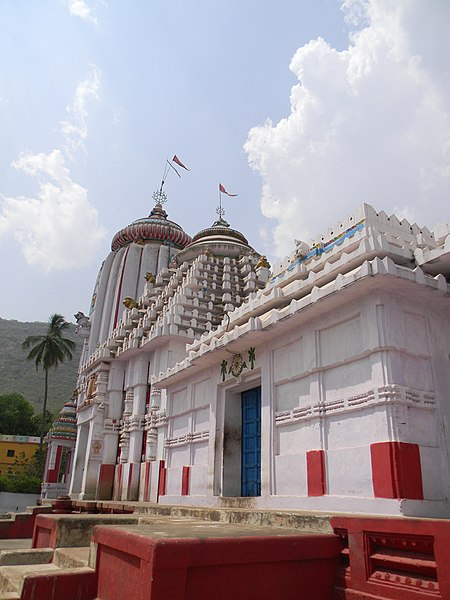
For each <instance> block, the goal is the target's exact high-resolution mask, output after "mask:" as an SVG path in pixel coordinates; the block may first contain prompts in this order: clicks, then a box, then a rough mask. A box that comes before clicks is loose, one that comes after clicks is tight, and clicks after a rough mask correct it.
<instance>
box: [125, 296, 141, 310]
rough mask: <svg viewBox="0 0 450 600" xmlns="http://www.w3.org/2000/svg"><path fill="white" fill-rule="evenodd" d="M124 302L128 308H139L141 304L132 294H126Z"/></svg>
mask: <svg viewBox="0 0 450 600" xmlns="http://www.w3.org/2000/svg"><path fill="white" fill-rule="evenodd" d="M123 304H124V305H125V306H126V307H127V308H137V307H138V306H139V305H138V303H137V301H136V300H135V299H134V298H132V297H131V296H126V298H125V299H124V301H123Z"/></svg>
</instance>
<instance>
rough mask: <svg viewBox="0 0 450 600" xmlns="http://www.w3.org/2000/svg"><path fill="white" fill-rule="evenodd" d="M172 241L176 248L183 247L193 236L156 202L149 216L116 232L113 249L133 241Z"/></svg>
mask: <svg viewBox="0 0 450 600" xmlns="http://www.w3.org/2000/svg"><path fill="white" fill-rule="evenodd" d="M148 241H160V242H161V243H163V242H167V241H170V242H172V244H173V245H174V246H175V248H178V249H180V250H181V249H182V248H184V247H185V246H187V245H188V244H189V243H190V242H191V237H190V236H189V235H188V234H187V233H186V232H185V231H184V230H183V229H182V227H180V225H178V223H175V222H174V221H170V220H169V219H168V218H167V213H166V211H165V210H164V209H163V207H162V205H161V204H159V203H158V204H156V205H155V207H154V209H153V210H152V211H151V213H150V214H149V216H148V217H144V218H143V219H137V220H136V221H133V223H131V225H128V226H127V227H124V228H123V229H121V230H120V231H118V232H117V233H116V235H115V236H114V238H113V240H112V243H111V250H113V251H115V250H118V249H119V248H123V247H124V246H127V245H128V244H131V243H132V242H137V243H139V242H141V243H145V242H148Z"/></svg>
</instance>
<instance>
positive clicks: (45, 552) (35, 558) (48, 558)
mask: <svg viewBox="0 0 450 600" xmlns="http://www.w3.org/2000/svg"><path fill="white" fill-rule="evenodd" d="M52 558H53V549H52V548H30V549H28V548H25V549H21V548H20V549H11V550H7V549H5V550H1V549H0V566H1V567H3V566H12V565H36V564H43V563H51V562H52Z"/></svg>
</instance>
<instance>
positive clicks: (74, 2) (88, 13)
mask: <svg viewBox="0 0 450 600" xmlns="http://www.w3.org/2000/svg"><path fill="white" fill-rule="evenodd" d="M67 6H68V7H69V12H70V14H71V15H72V16H73V17H79V18H80V19H83V21H87V22H88V23H92V24H93V25H95V26H96V27H97V25H98V21H97V17H95V16H94V14H93V11H92V8H91V7H90V6H89V5H88V4H87V2H85V0H67Z"/></svg>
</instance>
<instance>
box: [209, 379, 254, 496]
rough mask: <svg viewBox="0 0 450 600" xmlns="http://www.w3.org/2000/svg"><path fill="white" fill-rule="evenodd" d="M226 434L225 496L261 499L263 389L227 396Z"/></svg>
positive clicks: (223, 466) (232, 393) (223, 486)
mask: <svg viewBox="0 0 450 600" xmlns="http://www.w3.org/2000/svg"><path fill="white" fill-rule="evenodd" d="M223 432H224V433H223V455H222V456H223V462H222V491H221V495H222V496H224V497H251V496H260V495H261V387H255V388H252V389H249V390H245V391H243V392H234V391H233V392H232V391H230V392H229V393H228V394H227V397H226V401H225V411H224V430H223ZM219 493H220V492H219Z"/></svg>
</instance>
